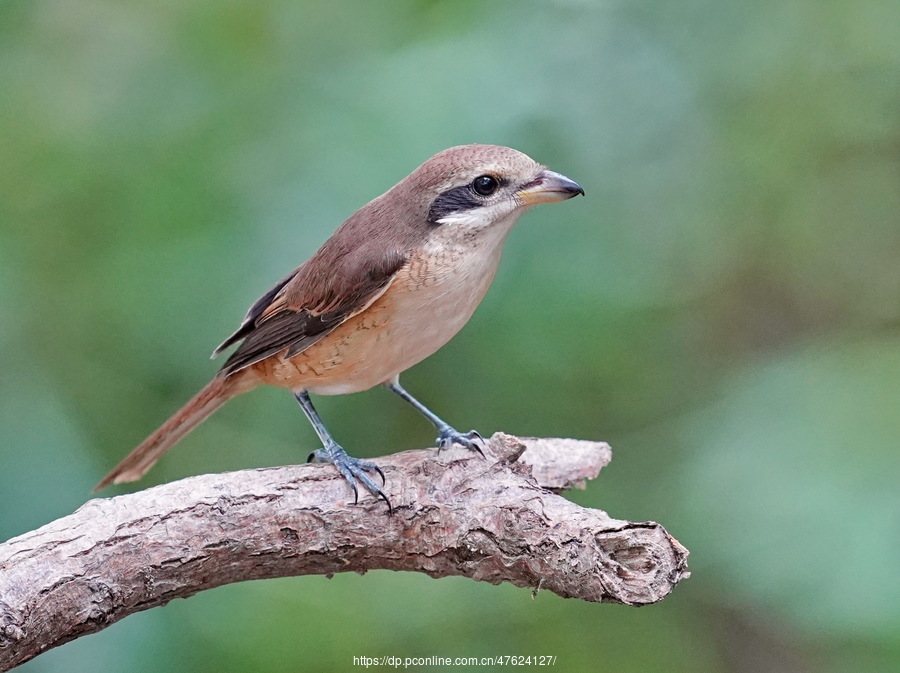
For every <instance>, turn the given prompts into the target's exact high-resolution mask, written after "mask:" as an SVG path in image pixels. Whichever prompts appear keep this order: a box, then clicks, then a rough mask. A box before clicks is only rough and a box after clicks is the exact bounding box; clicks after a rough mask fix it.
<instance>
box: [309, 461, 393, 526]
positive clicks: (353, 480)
mask: <svg viewBox="0 0 900 673" xmlns="http://www.w3.org/2000/svg"><path fill="white" fill-rule="evenodd" d="M306 462H308V463H309V462H314V463H331V464H332V465H334V466H335V467H336V468H337V470H338V472H340V473H341V476H342V477H344V479H346V480H347V483H348V484H350V487H351V488H352V489H353V504H354V505H355V504H357V503H358V502H359V489H358V488H357V483H358V482H362V485H363V486H365V487H366V490H368V491H369V492H370V493H372V495H375V496H378V497H379V498H381V499H382V500H384V501H385V502H386V503H387V506H388V514H393V513H394V508H393V506H392V505H391V501H390V500H389V499H388V497H387V495H385V493H384V491H383V490H381V487H379V486H378V484H376V483H375V482H374V481H373V480H372V478H371V477H370V476H369V474H368V473H369V472H377V473H378V476H380V477H381V485H382V486H384V484H385V483H386V481H385V478H384V472H382V471H381V468H380V467H378V466H377V465H376V464H375V463H373V462H372V461H370V460H362V459H360V458H354V457H353V456H350V455H347V452H346V451H344V449H343V448H342V447H340V446H338V445H337V444H334V445H332V446H330V447H327V448H324V449H316V450H315V451H313V452H312V453H311V454H309V458H308V459H307V461H306Z"/></svg>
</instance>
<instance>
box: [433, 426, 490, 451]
mask: <svg viewBox="0 0 900 673" xmlns="http://www.w3.org/2000/svg"><path fill="white" fill-rule="evenodd" d="M454 444H459V445H460V446H462V447H464V448H466V449H469V451H477V452H478V453H480V454H481V457H482V458H484V451H482V450H481V447H483V446H484V437H482V436H481V435H479V434H478V433H477V432H476V431H475V430H469V431H468V432H460V431H459V430H454V429H453V428H451V427H450V426H449V425H448V426H446V427H444V428H441V429H440V433H439V434H438V436H437V445H438V449H449V448H450V447H451V446H453V445H454Z"/></svg>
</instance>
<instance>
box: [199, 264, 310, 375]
mask: <svg viewBox="0 0 900 673" xmlns="http://www.w3.org/2000/svg"><path fill="white" fill-rule="evenodd" d="M298 271H299V269H294V270H293V271H291V272H290V273H289V274H288V275H287V276H285V277H284V278H282V279H281V280H280V281H278V283H276V284H275V286H274V287H273V288H272V289H271V290H269V291H268V292H266V293H265V294H264V295H263V296H262V297H260V298H259V299H257V300H256V301H255V302H253V306H251V307H250V308H249V309H248V310H247V315H245V316H244V320H243V321H242V322H241V326H240V327H238V328H237V329H236V330H235V331H234V334H232V335H231V336H230V337H228V338H227V339H225V341H223V342H222V343H220V344H219V345H218V346H217V347H216V350H214V351H213V354H212V357H216V356H217V355H218V354H219V353H221V352H222V351H224V350H225V349H226V348H228V347H229V346H231V345H232V344H236V343H237V342H238V341H240V340H241V339H243V338H245V337H246V336H247V335H248V334H250V332H252V331H253V329H254V328H255V326H256V321H257V319H258V318H259V317H260V316H261V315H262V312H263V311H265V310H266V308H268V306H269V304H271V303H272V300H273V299H275V297H276V296H277V295H278V293H279V292H281V290H282V289H284V286H285V285H287V284H288V282H289V281H290V280H291V278H293V277H294V276H296V275H297V272H298Z"/></svg>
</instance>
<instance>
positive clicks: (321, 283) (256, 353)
mask: <svg viewBox="0 0 900 673" xmlns="http://www.w3.org/2000/svg"><path fill="white" fill-rule="evenodd" d="M576 194H584V190H582V189H581V187H580V186H578V184H576V183H575V182H573V181H572V180H570V179H568V178H567V177H565V176H563V175H560V174H559V173H554V172H553V171H550V170H547V169H546V168H545V167H544V166H541V165H540V164H538V163H536V162H534V161H533V160H532V159H530V158H529V157H527V156H526V155H524V154H522V153H521V152H517V151H516V150H513V149H510V148H508V147H498V146H495V145H463V146H460V147H451V148H450V149H448V150H444V151H443V152H440V153H438V154H436V155H434V156H433V157H431V158H430V159H429V160H428V161H426V162H425V163H424V164H422V165H421V166H419V167H418V168H417V169H416V170H414V171H413V172H412V173H411V174H410V175H409V176H407V177H406V178H404V179H403V180H401V181H400V182H399V183H397V184H396V185H395V186H394V187H392V188H391V189H390V190H388V191H387V192H385V193H384V194H382V195H381V196H379V197H378V198H377V199H375V200H373V201H370V202H369V203H367V204H366V205H365V206H363V207H362V208H360V209H359V210H358V211H356V212H355V213H354V214H353V215H351V216H350V218H349V219H348V220H347V221H346V222H344V223H343V224H342V225H341V226H340V227H339V228H338V230H337V231H336V232H335V233H334V234H333V235H332V236H331V238H329V239H328V240H327V241H326V242H325V244H324V245H323V246H322V247H321V248H319V250H318V251H317V252H316V254H314V255H313V256H312V258H310V259H309V260H308V261H307V262H305V263H304V264H303V265H301V266H300V267H298V268H297V269H295V270H294V271H292V272H291V273H290V274H288V275H287V276H286V277H285V278H284V279H282V280H281V281H280V282H279V283H278V284H277V285H275V287H273V288H272V289H271V290H269V291H268V292H266V294H264V295H263V296H262V297H261V298H260V299H259V300H258V301H257V302H256V303H255V304H253V306H251V307H250V310H249V311H247V316H246V317H245V318H244V321H243V322H242V323H241V325H240V327H238V329H237V331H235V333H234V334H232V335H231V336H230V337H228V338H227V339H226V340H225V341H224V342H223V343H222V345H221V346H219V347H218V348H217V349H216V350H215V352H214V353H213V357H215V356H216V355H218V354H219V353H221V352H222V351H223V350H225V349H226V348H228V347H229V346H232V345H233V344H238V347H237V348H236V349H235V351H234V352H233V353H232V354H231V355H230V356H229V358H228V360H227V361H226V362H225V364H224V366H223V367H222V369H221V370H220V371H219V373H218V374H216V376H215V377H214V378H213V380H212V381H210V382H209V383H208V384H207V385H206V387H204V388H203V389H202V390H201V391H200V392H199V393H197V395H195V396H194V397H193V399H191V400H190V401H189V402H188V403H187V404H185V405H184V406H183V407H182V408H181V409H179V410H178V411H177V412H176V413H175V415H173V416H172V417H171V418H170V419H169V420H168V421H166V422H165V423H164V424H163V425H162V427H160V428H159V429H158V430H157V431H156V432H154V433H153V434H152V435H150V436H149V437H148V438H147V439H145V440H144V441H143V442H142V443H141V444H140V445H139V446H138V447H137V448H136V449H134V451H132V452H131V453H130V454H128V456H127V457H126V458H125V459H124V460H123V461H122V462H121V463H119V464H118V465H117V466H116V467H115V469H113V470H112V472H110V473H109V474H108V475H106V477H104V478H103V481H101V482H100V484H98V486H97V488H98V489H100V488H103V487H104V486H106V485H108V484H111V483H117V484H118V483H121V482H127V481H135V480H137V479H140V478H141V477H142V476H143V475H144V473H145V472H147V470H149V469H150V468H151V467H152V466H153V464H154V463H155V462H156V461H157V460H159V458H160V457H161V456H162V455H163V453H165V452H166V451H167V450H168V449H169V448H170V447H171V446H172V445H174V444H175V443H176V442H178V441H179V440H180V439H181V438H182V437H184V436H185V435H186V434H187V433H188V432H190V431H191V430H192V429H193V428H194V427H195V426H197V425H198V424H199V423H200V422H201V421H202V420H204V419H205V418H206V417H207V416H209V415H210V414H211V413H212V412H214V411H215V410H216V409H218V408H219V407H220V406H222V405H223V404H224V403H225V402H226V401H228V400H229V399H230V398H232V397H234V396H235V395H237V394H239V393H243V392H246V391H248V390H250V389H251V388H255V387H256V386H258V385H261V384H269V385H273V386H280V387H282V388H287V389H289V390H290V391H292V392H293V393H294V396H295V397H296V398H297V401H298V402H299V403H300V407H301V408H302V409H303V412H304V413H305V414H306V417H307V418H308V419H309V421H310V422H311V423H312V426H313V428H314V429H315V431H316V434H317V435H318V436H319V439H320V440H321V442H322V447H323V448H321V449H317V450H316V451H314V452H313V453H312V454H311V456H310V459H313V460H316V461H319V462H328V463H332V464H333V465H334V466H335V467H336V468H337V469H338V470H339V471H340V473H341V474H342V475H343V476H344V478H345V479H346V480H347V481H348V482H349V483H350V485H351V486H352V487H353V491H354V495H357V486H356V485H357V482H362V483H363V485H364V486H365V487H366V488H367V489H368V490H369V491H371V492H372V493H373V494H375V495H378V496H380V497H381V498H383V499H384V500H385V502H387V504H388V507H389V508H390V505H391V503H390V501H389V500H388V498H387V496H386V495H385V494H384V491H382V490H381V488H379V486H378V484H376V483H375V482H374V481H373V479H372V477H371V473H378V474H379V475H380V476H381V481H382V483H384V474H383V473H382V472H381V470H380V469H379V468H378V467H377V466H376V465H375V464H374V463H372V462H370V461H366V460H360V459H358V458H353V457H351V456H349V455H347V453H346V452H345V451H344V449H343V448H341V446H340V445H338V444H337V442H335V441H334V439H333V438H332V436H331V433H329V432H328V430H327V429H326V428H325V425H324V424H323V423H322V420H321V419H320V418H319V415H318V413H316V410H315V408H314V407H313V405H312V401H311V400H310V398H309V393H315V394H318V395H341V394H343V393H355V392H359V391H362V390H368V389H369V388H372V387H374V386H377V385H379V384H383V385H385V386H387V387H388V388H389V389H390V390H392V391H393V392H395V393H396V394H397V395H399V396H400V397H402V398H403V399H404V400H406V401H407V402H409V404H411V405H412V406H413V407H415V409H417V410H418V411H419V412H420V413H421V414H422V415H423V416H425V418H427V419H428V420H429V421H431V423H433V424H434V426H435V428H436V429H437V431H438V437H437V442H438V445H439V446H440V447H447V446H450V445H452V444H460V445H461V446H464V447H466V448H468V449H471V450H475V451H479V452H480V451H481V448H480V447H479V444H480V443H481V441H482V440H481V436H480V435H479V434H478V433H477V432H475V431H474V430H473V431H470V432H465V433H463V432H458V431H457V430H455V429H454V428H452V427H451V426H450V425H449V424H447V423H445V422H444V421H443V420H442V419H441V418H439V417H438V416H437V415H436V414H434V413H433V412H431V411H430V410H429V409H428V408H426V407H425V405H423V404H422V403H421V402H419V401H418V400H416V399H415V398H414V397H413V396H412V395H410V394H409V393H408V392H406V390H405V389H404V388H403V387H402V386H401V385H400V373H401V372H403V371H405V370H407V369H409V368H410V367H412V366H413V365H414V364H416V363H418V362H420V361H421V360H423V359H425V358H426V357H428V356H429V355H431V354H432V353H434V352H435V351H436V350H438V349H439V348H440V347H441V346H443V345H444V344H445V343H447V342H448V341H449V340H450V338H451V337H453V335H454V334H456V333H457V332H458V331H459V330H460V329H461V328H462V326H463V325H465V324H466V321H467V320H468V319H469V317H470V316H471V315H472V313H473V312H474V310H475V307H476V306H478V304H479V302H480V301H481V299H482V298H483V297H484V294H485V292H486V291H487V289H488V286H489V285H490V284H491V281H492V280H493V278H494V274H495V272H496V271H497V265H498V263H499V262H500V252H501V249H502V247H503V242H504V240H505V239H506V235H507V234H508V233H509V230H510V229H511V228H512V226H513V225H514V224H515V223H516V220H518V219H519V216H520V215H522V213H523V212H525V210H527V209H528V208H529V207H530V206H533V205H535V204H538V203H546V202H550V201H562V200H564V199H568V198H571V197H573V196H575V195H576Z"/></svg>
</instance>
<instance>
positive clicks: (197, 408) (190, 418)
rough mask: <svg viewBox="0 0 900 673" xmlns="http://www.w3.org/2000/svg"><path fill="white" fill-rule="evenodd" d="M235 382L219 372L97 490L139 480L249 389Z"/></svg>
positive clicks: (119, 465) (123, 461)
mask: <svg viewBox="0 0 900 673" xmlns="http://www.w3.org/2000/svg"><path fill="white" fill-rule="evenodd" d="M236 383H237V381H235V380H234V379H228V378H225V377H224V376H217V377H216V378H214V379H213V380H212V381H210V382H209V383H207V384H206V386H205V387H204V388H203V390H201V391H200V392H199V393H197V394H196V395H194V397H192V398H191V400H190V402H188V403H187V404H185V405H184V406H183V407H181V409H179V410H178V411H176V412H175V413H174V414H173V415H172V417H171V418H170V419H169V420H167V421H166V422H165V423H163V424H162V426H161V427H160V428H159V429H158V430H157V431H156V432H154V433H153V434H152V435H150V436H149V437H147V439H145V440H144V441H143V442H141V443H140V444H139V445H138V447H137V448H136V449H134V451H132V452H131V453H129V454H128V455H127V456H125V458H124V459H123V460H122V462H121V463H119V464H118V465H116V466H115V467H114V468H113V470H112V472H110V473H109V474H107V475H106V476H105V477H103V481H101V482H100V483H99V484H97V487H96V488H95V489H94V490H95V491H99V490H100V489H101V488H103V487H105V486H109V485H110V484H121V483H123V482H126V481H137V480H138V479H140V478H141V477H143V476H144V474H145V473H146V472H147V470H149V469H150V468H151V467H153V465H154V463H156V461H157V460H159V459H160V458H161V457H162V455H163V454H164V453H165V452H166V451H168V450H169V449H170V448H172V446H174V445H175V443H176V442H178V441H179V440H180V439H181V438H182V437H184V436H185V435H186V434H187V433H189V432H190V431H191V430H193V429H194V428H195V427H197V426H198V425H200V423H202V422H203V421H204V420H205V419H206V417H207V416H209V415H210V414H211V413H212V412H214V411H215V410H216V409H218V408H219V407H221V406H222V405H223V404H225V402H227V401H228V400H229V399H231V398H232V397H234V396H235V395H237V394H238V393H242V392H244V391H245V390H248V388H247V387H246V386H240V385H235V384H236Z"/></svg>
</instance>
